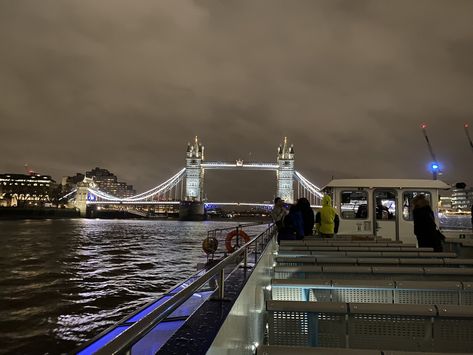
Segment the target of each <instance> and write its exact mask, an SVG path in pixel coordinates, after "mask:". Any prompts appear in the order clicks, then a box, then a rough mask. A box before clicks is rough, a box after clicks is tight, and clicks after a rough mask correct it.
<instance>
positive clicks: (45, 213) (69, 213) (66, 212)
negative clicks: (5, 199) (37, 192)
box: [0, 207, 80, 220]
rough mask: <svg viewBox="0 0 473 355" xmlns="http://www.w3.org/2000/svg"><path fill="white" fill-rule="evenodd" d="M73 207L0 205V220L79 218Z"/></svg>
mask: <svg viewBox="0 0 473 355" xmlns="http://www.w3.org/2000/svg"><path fill="white" fill-rule="evenodd" d="M79 217H80V214H79V211H77V210H76V209H74V208H52V207H33V208H28V207H0V220H18V219H57V218H79Z"/></svg>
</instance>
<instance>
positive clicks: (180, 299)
mask: <svg viewBox="0 0 473 355" xmlns="http://www.w3.org/2000/svg"><path fill="white" fill-rule="evenodd" d="M230 229H235V227H233V228H230ZM276 230H277V229H276V226H275V225H274V224H271V225H269V226H268V228H267V229H265V230H264V231H263V232H262V233H260V234H259V235H257V236H256V237H254V238H252V239H251V240H250V241H249V242H248V243H245V244H244V245H242V246H241V247H240V248H238V249H236V250H235V251H234V252H233V253H232V254H229V255H228V256H227V257H226V258H224V259H223V260H221V261H220V262H219V263H218V264H216V265H215V266H213V267H212V268H211V269H209V270H208V271H207V272H205V274H203V275H202V276H200V277H198V278H196V279H195V280H194V281H193V282H191V283H190V284H188V285H187V287H185V288H184V289H182V290H181V291H179V292H177V293H176V294H174V295H173V296H172V297H171V298H169V299H167V300H166V301H164V302H163V303H161V304H160V305H159V306H158V307H156V308H154V309H153V310H152V311H151V312H149V313H148V314H146V315H145V316H143V317H142V318H141V319H139V320H137V321H136V322H134V323H132V324H131V325H130V326H129V327H127V328H126V329H125V330H124V331H123V332H121V333H120V334H118V335H117V336H116V337H115V338H113V340H111V341H109V342H108V343H107V344H105V345H104V346H102V347H101V348H100V349H98V350H97V351H95V352H94V354H97V355H101V354H103V355H105V354H107V355H109V354H129V353H131V348H132V347H133V345H134V344H136V343H137V342H138V341H139V340H140V339H142V338H143V337H144V336H145V335H146V334H147V333H148V332H149V331H151V330H152V329H153V328H154V327H155V326H156V325H157V324H159V323H160V322H161V321H163V320H165V319H166V317H168V316H169V315H170V314H172V313H173V312H174V311H175V310H176V309H177V308H178V307H179V306H181V305H182V304H183V303H184V302H185V301H186V300H188V299H189V298H190V297H191V296H192V295H193V294H194V293H196V292H197V291H198V290H199V289H201V288H202V287H203V286H205V285H206V284H207V283H208V282H209V281H211V280H212V279H214V280H215V278H217V279H218V283H217V285H218V286H217V289H216V290H215V291H216V292H217V294H216V297H215V298H214V299H217V300H224V298H225V275H226V272H228V273H231V271H232V270H234V269H235V268H236V267H239V266H241V267H243V268H247V267H248V262H249V260H248V255H249V251H250V248H251V249H252V251H253V253H254V255H255V264H256V262H257V260H258V257H257V256H258V254H260V255H261V253H262V252H263V251H264V248H265V246H266V245H267V243H268V242H269V241H270V240H271V239H272V238H273V237H274V236H275V235H276V233H275V232H276ZM127 319H129V317H127ZM91 344H93V341H91V342H89V343H88V345H91ZM86 348H87V347H82V348H81V351H79V353H82V350H86ZM84 353H85V352H84Z"/></svg>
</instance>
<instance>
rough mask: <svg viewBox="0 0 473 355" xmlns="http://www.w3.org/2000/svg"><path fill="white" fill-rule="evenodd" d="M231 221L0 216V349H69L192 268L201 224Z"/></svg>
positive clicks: (204, 227) (198, 257)
mask: <svg viewBox="0 0 473 355" xmlns="http://www.w3.org/2000/svg"><path fill="white" fill-rule="evenodd" d="M234 225H236V223H235V222H179V221H149V220H145V221H141V220H90V219H74V220H43V221H33V220H30V221H0V243H1V244H0V247H1V252H0V354H9V353H12V354H59V353H64V352H68V351H71V350H73V349H74V348H75V347H77V345H79V344H81V343H83V342H84V341H86V340H88V339H90V338H92V337H93V336H95V335H96V334H98V333H99V332H100V331H102V330H103V329H105V328H107V327H109V326H110V325H112V324H113V323H115V322H116V321H118V320H120V319H121V318H123V317H124V316H125V315H126V314H128V313H130V312H132V311H133V310H135V309H137V308H138V307H140V306H142V305H144V304H146V303H147V302H149V301H151V300H153V299H155V298H156V297H157V296H159V295H160V294H162V293H163V292H165V291H167V290H168V289H170V288H171V287H172V286H174V285H175V284H177V283H178V282H180V281H183V280H185V279H186V278H187V277H189V276H190V275H191V274H193V273H194V272H195V271H196V264H197V263H198V262H204V261H205V260H206V259H205V255H204V254H203V252H202V250H201V242H202V239H203V238H205V237H206V236H207V231H208V230H210V229H215V228H224V227H231V226H234ZM263 229H264V227H261V226H260V227H256V228H253V230H252V232H254V234H256V233H257V232H258V231H262V230H263Z"/></svg>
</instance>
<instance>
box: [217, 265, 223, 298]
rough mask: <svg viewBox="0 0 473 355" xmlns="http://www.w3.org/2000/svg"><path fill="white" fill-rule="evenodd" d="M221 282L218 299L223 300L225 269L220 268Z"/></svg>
mask: <svg viewBox="0 0 473 355" xmlns="http://www.w3.org/2000/svg"><path fill="white" fill-rule="evenodd" d="M219 278H220V283H219V286H218V287H219V289H218V299H219V300H223V298H224V297H225V270H224V269H222V270H220V277H219Z"/></svg>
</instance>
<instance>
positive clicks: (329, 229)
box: [315, 195, 340, 238]
mask: <svg viewBox="0 0 473 355" xmlns="http://www.w3.org/2000/svg"><path fill="white" fill-rule="evenodd" d="M339 224H340V219H339V218H338V214H337V212H336V211H335V208H333V207H332V198H331V197H330V196H329V195H325V196H324V197H323V198H322V208H321V209H320V211H319V212H317V215H316V216H315V230H316V231H317V234H318V235H320V236H321V237H322V238H333V236H334V234H337V233H338V226H339Z"/></svg>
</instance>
